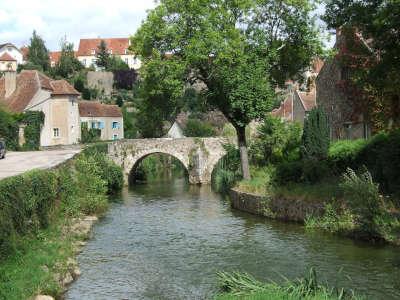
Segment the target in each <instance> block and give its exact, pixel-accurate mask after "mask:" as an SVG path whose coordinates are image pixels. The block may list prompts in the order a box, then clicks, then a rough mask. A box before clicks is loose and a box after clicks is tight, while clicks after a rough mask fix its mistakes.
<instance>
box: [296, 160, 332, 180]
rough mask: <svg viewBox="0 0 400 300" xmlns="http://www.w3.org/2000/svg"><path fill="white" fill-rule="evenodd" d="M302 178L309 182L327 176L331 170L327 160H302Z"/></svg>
mask: <svg viewBox="0 0 400 300" xmlns="http://www.w3.org/2000/svg"><path fill="white" fill-rule="evenodd" d="M302 164H303V165H302V175H301V180H302V181H303V182H307V183H317V182H320V181H321V180H323V179H325V178H327V177H328V176H329V175H330V174H331V171H330V169H329V166H328V164H327V162H326V161H317V160H315V159H305V160H303V162H302Z"/></svg>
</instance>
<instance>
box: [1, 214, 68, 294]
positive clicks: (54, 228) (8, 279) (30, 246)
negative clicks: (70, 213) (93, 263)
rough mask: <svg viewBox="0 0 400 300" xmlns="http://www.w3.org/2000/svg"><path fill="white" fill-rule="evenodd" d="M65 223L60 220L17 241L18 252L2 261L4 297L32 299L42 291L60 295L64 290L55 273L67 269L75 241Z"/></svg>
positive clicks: (2, 290) (2, 291) (2, 292)
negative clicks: (65, 234) (63, 232)
mask: <svg viewBox="0 0 400 300" xmlns="http://www.w3.org/2000/svg"><path fill="white" fill-rule="evenodd" d="M64 222H65V221H58V222H57V223H56V224H53V225H51V226H50V227H49V228H47V229H45V230H41V231H39V232H38V233H37V234H36V235H32V236H26V237H24V238H22V239H19V240H18V241H17V249H18V251H16V252H15V254H14V255H12V256H10V257H8V258H7V259H6V260H4V261H2V263H1V264H0V299H8V300H14V299H15V300H20V299H29V298H30V297H32V295H36V294H39V293H41V294H47V295H52V296H57V295H60V293H61V292H62V291H61V288H60V284H59V283H58V282H57V278H55V277H54V274H55V273H59V274H60V273H63V269H66V268H67V266H66V261H67V260H68V258H69V257H72V256H73V251H72V243H73V241H74V237H72V236H63V234H62V231H61V228H62V225H63V224H64Z"/></svg>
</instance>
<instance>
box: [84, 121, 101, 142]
mask: <svg viewBox="0 0 400 300" xmlns="http://www.w3.org/2000/svg"><path fill="white" fill-rule="evenodd" d="M100 137H101V129H98V128H88V123H87V122H82V123H81V143H83V144H86V143H94V142H98V141H99V140H100Z"/></svg>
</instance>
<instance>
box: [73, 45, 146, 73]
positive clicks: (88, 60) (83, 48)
mask: <svg viewBox="0 0 400 300" xmlns="http://www.w3.org/2000/svg"><path fill="white" fill-rule="evenodd" d="M102 40H103V41H104V42H105V43H106V46H107V50H108V52H109V53H110V55H115V56H117V57H120V58H121V59H122V60H123V61H124V62H125V63H126V64H127V65H128V66H129V67H130V68H131V69H135V70H137V69H139V68H140V65H141V63H140V60H139V59H138V58H137V57H136V55H135V54H134V53H132V52H131V51H130V50H129V46H130V39H129V38H104V39H103V38H96V39H81V40H80V41H79V48H78V51H77V52H76V57H77V58H78V60H79V61H80V62H81V63H82V64H83V65H84V66H85V67H86V68H89V67H90V66H92V65H93V66H95V64H96V54H97V52H98V47H99V45H100V43H101V41H102Z"/></svg>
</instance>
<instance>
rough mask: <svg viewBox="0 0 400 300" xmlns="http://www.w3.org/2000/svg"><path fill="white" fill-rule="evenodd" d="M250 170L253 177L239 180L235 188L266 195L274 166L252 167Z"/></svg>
mask: <svg viewBox="0 0 400 300" xmlns="http://www.w3.org/2000/svg"><path fill="white" fill-rule="evenodd" d="M250 172H251V179H250V180H241V181H239V182H238V183H237V184H236V186H235V188H237V189H239V190H240V191H243V192H246V193H251V194H257V195H266V194H267V192H268V188H267V187H268V186H269V183H270V181H271V176H272V172H273V169H272V167H264V168H254V167H252V168H251V169H250Z"/></svg>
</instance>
